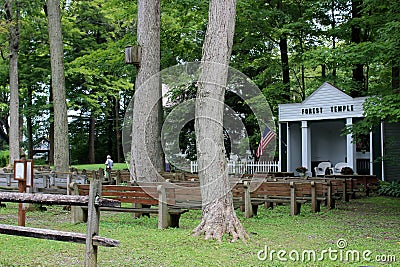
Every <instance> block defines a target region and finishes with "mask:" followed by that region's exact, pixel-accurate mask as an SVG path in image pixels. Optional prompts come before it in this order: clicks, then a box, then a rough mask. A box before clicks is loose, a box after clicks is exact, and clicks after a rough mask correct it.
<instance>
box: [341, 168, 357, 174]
mask: <svg viewBox="0 0 400 267" xmlns="http://www.w3.org/2000/svg"><path fill="white" fill-rule="evenodd" d="M340 174H342V175H353V174H354V171H353V169H352V168H350V167H343V168H342V170H341V171H340Z"/></svg>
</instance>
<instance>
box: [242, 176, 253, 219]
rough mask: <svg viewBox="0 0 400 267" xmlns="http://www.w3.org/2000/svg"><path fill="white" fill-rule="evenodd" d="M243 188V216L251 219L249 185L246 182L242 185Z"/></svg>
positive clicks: (251, 208)
mask: <svg viewBox="0 0 400 267" xmlns="http://www.w3.org/2000/svg"><path fill="white" fill-rule="evenodd" d="M243 187H244V214H245V216H246V218H251V217H253V207H252V205H251V198H250V184H249V182H248V181H245V182H244V183H243Z"/></svg>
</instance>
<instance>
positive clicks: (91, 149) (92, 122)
mask: <svg viewBox="0 0 400 267" xmlns="http://www.w3.org/2000/svg"><path fill="white" fill-rule="evenodd" d="M95 128H96V119H95V118H94V114H93V112H92V114H91V116H90V121H89V149H88V159H89V163H90V164H93V163H95V162H96V157H95V154H94V141H95V140H94V139H95V136H96V135H95Z"/></svg>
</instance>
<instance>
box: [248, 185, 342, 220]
mask: <svg viewBox="0 0 400 267" xmlns="http://www.w3.org/2000/svg"><path fill="white" fill-rule="evenodd" d="M244 187H245V189H246V191H245V205H246V207H245V213H246V214H245V215H246V217H247V218H249V217H252V216H253V215H256V214H257V209H258V206H259V205H261V204H265V205H266V207H269V208H272V207H273V204H278V203H279V204H281V203H289V204H290V214H291V215H297V214H299V213H300V209H301V205H302V204H304V203H306V202H311V204H312V210H313V212H318V211H320V203H321V202H326V203H327V205H328V207H329V208H333V207H334V200H333V198H332V189H331V184H330V183H323V182H314V181H296V182H295V181H273V182H268V181H267V182H262V183H258V184H257V185H255V186H254V185H253V186H252V184H251V183H249V182H245V184H244Z"/></svg>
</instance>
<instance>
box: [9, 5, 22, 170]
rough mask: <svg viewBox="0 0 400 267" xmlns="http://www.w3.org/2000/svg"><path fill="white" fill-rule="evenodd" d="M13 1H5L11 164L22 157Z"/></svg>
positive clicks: (17, 22)
mask: <svg viewBox="0 0 400 267" xmlns="http://www.w3.org/2000/svg"><path fill="white" fill-rule="evenodd" d="M13 3H14V1H13V0H6V1H5V11H6V17H7V24H8V25H9V28H10V63H9V64H10V130H9V145H10V164H11V165H12V164H14V160H16V159H19V157H20V144H19V141H20V131H19V88H18V50H19V42H20V36H19V32H20V30H19V16H20V15H19V9H18V7H17V9H16V11H15V13H16V15H15V19H14V11H13Z"/></svg>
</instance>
